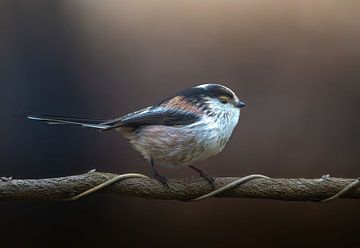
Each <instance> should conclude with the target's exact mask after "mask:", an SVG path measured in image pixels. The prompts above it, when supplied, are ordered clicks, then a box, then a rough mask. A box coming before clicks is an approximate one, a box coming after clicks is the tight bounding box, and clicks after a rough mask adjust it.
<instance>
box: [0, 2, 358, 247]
mask: <svg viewBox="0 0 360 248" xmlns="http://www.w3.org/2000/svg"><path fill="white" fill-rule="evenodd" d="M359 11H360V6H359V3H358V2H357V1H310V0H309V1H308V0H306V1H287V0H273V1H251V0H245V1H210V0H209V1H205V0H203V1H165V0H164V1H160V0H158V1H145V0H144V1H87V0H82V1H65V0H63V1H54V0H53V1H15V0H8V1H6V0H2V1H1V2H0V30H1V31H0V52H1V60H0V61H1V62H0V64H1V66H0V73H1V74H0V75H1V78H0V80H1V81H0V84H1V91H0V106H1V107H0V111H1V129H0V137H1V139H0V149H1V150H0V151H1V152H0V161H1V166H0V175H1V176H13V177H15V178H41V177H56V176H62V175H70V174H76V173H82V172H85V171H87V170H90V169H93V168H96V169H97V170H100V171H107V172H117V173H124V172H130V171H131V172H142V173H147V174H150V170H149V166H148V165H147V164H145V163H144V162H143V161H142V160H141V158H140V157H139V155H138V154H137V153H136V152H135V151H134V150H132V148H131V147H130V146H128V145H127V144H126V142H125V140H124V139H123V138H121V137H120V136H119V135H117V134H115V133H111V134H101V133H99V132H97V131H94V130H88V129H80V128H72V127H53V126H46V125H42V124H41V123H33V122H30V121H26V120H23V119H19V118H14V117H13V115H14V114H26V113H29V112H32V113H43V114H61V115H70V116H71V115H75V116H89V117H99V118H112V117H117V116H119V115H122V114H125V113H127V112H130V111H133V110H136V109H138V108H140V107H145V106H147V105H151V104H153V103H156V102H158V101H159V100H161V99H162V98H164V97H167V96H169V95H171V94H174V93H175V92H176V91H178V90H181V89H184V88H187V87H191V86H193V85H196V84H200V83H206V82H222V83H224V84H225V85H227V86H229V87H231V88H232V89H233V90H234V91H235V92H237V93H238V95H239V97H240V98H242V99H243V100H244V101H246V103H247V104H248V106H247V107H246V108H245V109H244V110H243V112H242V116H241V120H240V124H239V126H238V127H237V129H236V131H235V133H234V134H233V137H232V139H231V141H230V142H229V143H228V145H227V147H226V149H225V150H224V151H223V152H222V153H221V154H220V155H218V156H216V157H214V158H213V159H211V160H208V161H206V162H204V163H202V164H201V165H200V167H201V168H203V169H204V170H206V171H207V172H209V173H210V174H212V175H216V176H242V175H247V174H251V173H261V174H265V175H268V176H272V177H308V178H312V177H321V175H323V174H330V175H332V176H337V177H357V176H359V174H360V169H359V161H360V158H359V148H360V147H359V146H360V131H359V130H360V129H359V126H360V115H359V104H360V98H359V96H360V84H359V80H360V73H359V62H360V47H359V46H360V19H359ZM161 172H162V173H163V174H165V175H167V176H169V177H182V176H191V175H194V173H192V172H191V171H190V170H187V169H182V170H171V169H161ZM359 207H360V203H359V201H356V200H339V201H336V202H334V203H331V204H316V203H304V202H280V201H269V200H249V199H212V200H207V201H204V202H199V203H191V204H189V203H182V202H172V201H153V200H144V199H136V198H128V197H121V196H113V195H101V194H97V195H93V196H90V197H88V198H87V199H83V200H80V201H78V202H72V203H53V202H36V201H34V202H31V201H28V202H21V201H17V202H1V203H0V215H1V222H0V245H1V247H15V246H27V247H29V246H35V245H36V246H40V247H42V246H56V247H62V246H65V245H70V246H80V245H85V244H86V245H88V246H96V245H97V246H98V247H101V246H104V245H112V246H113V247H120V246H121V247H126V246H129V245H133V246H144V245H146V246H155V245H156V246H160V245H164V246H165V245H168V246H173V247H181V246H183V245H187V246H192V245H204V246H205V245H207V246H209V247H221V246H225V245H227V246H229V245H236V246H238V247H241V246H244V245H250V246H251V247H254V246H255V247H256V246H260V245H267V246H269V247H279V246H287V247H289V245H291V246H299V247H305V246H306V247H311V246H318V247H319V246H320V247H325V246H326V247H356V246H357V247H359V246H358V245H359V243H360V237H359V228H358V227H359V220H360V217H359Z"/></svg>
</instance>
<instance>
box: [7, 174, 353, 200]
mask: <svg viewBox="0 0 360 248" xmlns="http://www.w3.org/2000/svg"><path fill="white" fill-rule="evenodd" d="M115 176H117V175H116V174H111V173H101V172H89V173H85V174H81V175H74V176H67V177H58V178H48V179H16V180H15V179H11V180H7V181H6V180H5V181H0V199H1V200H10V199H22V200H28V199H38V200H62V199H67V198H69V197H71V196H73V195H77V194H79V193H82V192H84V191H86V190H88V189H90V188H92V187H94V186H96V185H99V184H101V183H104V182H106V181H108V180H110V179H112V178H114V177H115ZM235 179H238V178H235V177H217V178H215V188H216V189H218V188H220V187H222V186H224V185H227V184H229V183H231V182H232V181H234V180H235ZM354 180H356V179H346V178H326V179H305V178H294V179H286V178H269V179H265V178H257V179H253V180H251V181H248V182H246V183H244V184H241V185H239V186H237V187H236V188H234V189H230V190H227V191H225V192H222V193H220V194H218V195H216V196H215V197H231V198H259V199H273V200H286V201H321V200H323V199H326V198H328V197H331V196H333V195H335V194H336V193H338V192H339V191H341V190H342V189H344V188H345V187H346V186H348V185H349V184H351V183H352V182H354ZM168 183H169V186H170V188H169V189H167V188H166V187H164V186H163V185H161V184H160V183H159V182H158V181H156V180H154V179H150V178H128V179H125V180H123V181H120V182H116V183H114V184H112V185H110V186H108V187H106V188H104V189H101V190H100V191H99V192H106V193H116V194H120V195H127V196H135V197H141V198H149V199H164V200H165V199H166V200H190V199H193V198H196V197H198V196H201V195H205V194H207V193H209V192H210V191H211V188H210V186H209V185H208V183H207V182H206V181H205V180H204V179H202V178H186V179H170V180H169V182H168ZM341 198H348V199H360V186H359V185H357V186H356V187H354V188H352V189H350V190H349V191H348V192H346V193H345V194H344V195H342V196H341Z"/></svg>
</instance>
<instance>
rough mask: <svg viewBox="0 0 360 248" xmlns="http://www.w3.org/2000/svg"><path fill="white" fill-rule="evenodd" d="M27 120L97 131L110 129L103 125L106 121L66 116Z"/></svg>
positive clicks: (31, 117) (29, 117)
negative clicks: (88, 128) (95, 129)
mask: <svg viewBox="0 0 360 248" xmlns="http://www.w3.org/2000/svg"><path fill="white" fill-rule="evenodd" d="M26 118H28V119H30V120H34V121H42V122H46V123H48V124H50V125H75V126H81V127H90V128H97V129H106V128H109V126H108V125H105V124H102V123H104V122H106V120H96V119H86V118H76V117H65V116H53V115H28V116H26Z"/></svg>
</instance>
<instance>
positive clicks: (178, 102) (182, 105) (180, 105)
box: [160, 96, 203, 115]
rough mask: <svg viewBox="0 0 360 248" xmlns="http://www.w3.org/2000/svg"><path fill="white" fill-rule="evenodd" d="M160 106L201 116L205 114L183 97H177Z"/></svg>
mask: <svg viewBox="0 0 360 248" xmlns="http://www.w3.org/2000/svg"><path fill="white" fill-rule="evenodd" d="M160 106H162V107H165V108H171V109H180V110H184V111H188V112H193V113H196V114H199V115H202V114H203V113H202V112H201V111H200V109H199V108H198V107H196V106H195V105H194V104H193V103H191V102H188V101H187V100H186V99H185V98H184V97H183V96H176V97H173V98H171V99H170V100H169V101H166V102H164V103H162V104H161V105H160Z"/></svg>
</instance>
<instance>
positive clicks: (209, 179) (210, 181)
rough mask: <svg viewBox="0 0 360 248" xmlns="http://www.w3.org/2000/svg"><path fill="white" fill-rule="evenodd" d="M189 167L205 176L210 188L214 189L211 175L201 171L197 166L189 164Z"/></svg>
mask: <svg viewBox="0 0 360 248" xmlns="http://www.w3.org/2000/svg"><path fill="white" fill-rule="evenodd" d="M189 167H190V168H191V169H193V170H194V171H196V172H198V173H199V175H200V176H201V177H203V178H205V179H206V180H207V181H208V183H209V184H210V186H211V189H214V187H215V180H214V178H213V177H212V176H210V175H208V174H206V173H205V172H203V171H202V170H200V169H199V168H196V167H195V166H193V165H189Z"/></svg>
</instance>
